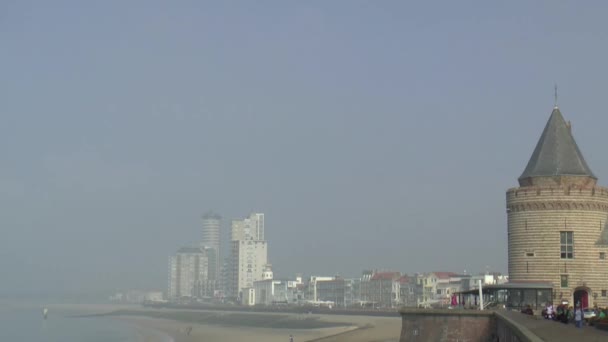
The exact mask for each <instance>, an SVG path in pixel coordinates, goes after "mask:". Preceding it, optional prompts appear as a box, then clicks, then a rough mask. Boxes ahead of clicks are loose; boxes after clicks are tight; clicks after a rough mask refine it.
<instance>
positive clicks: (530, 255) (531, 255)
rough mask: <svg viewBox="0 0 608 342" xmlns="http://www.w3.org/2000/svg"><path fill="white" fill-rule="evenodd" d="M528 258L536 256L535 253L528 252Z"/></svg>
mask: <svg viewBox="0 0 608 342" xmlns="http://www.w3.org/2000/svg"><path fill="white" fill-rule="evenodd" d="M526 256H527V257H533V256H534V252H526Z"/></svg>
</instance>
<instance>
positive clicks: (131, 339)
mask: <svg viewBox="0 0 608 342" xmlns="http://www.w3.org/2000/svg"><path fill="white" fill-rule="evenodd" d="M74 314H77V313H75V312H74V311H53V310H49V313H48V318H47V319H46V320H45V319H44V318H43V315H42V307H40V308H33V307H18V306H14V305H10V306H7V305H2V304H1V303H0V341H2V342H136V341H138V340H139V339H140V338H139V335H138V333H137V330H135V329H134V327H132V326H130V325H129V324H126V323H124V322H121V321H119V320H117V319H111V318H102V317H91V318H86V317H72V316H73V315H74Z"/></svg>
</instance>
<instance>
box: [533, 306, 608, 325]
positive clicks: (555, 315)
mask: <svg viewBox="0 0 608 342" xmlns="http://www.w3.org/2000/svg"><path fill="white" fill-rule="evenodd" d="M524 311H526V312H524ZM524 311H522V312H524V313H527V314H532V313H530V312H531V311H532V309H531V308H530V309H529V310H527V309H526V310H524ZM542 315H543V317H544V318H545V319H550V320H554V321H557V322H562V323H564V324H568V323H574V324H575V325H576V327H577V328H582V327H583V323H584V322H585V311H584V310H583V308H582V307H581V305H580V303H577V304H576V306H575V307H572V305H570V306H568V305H567V304H560V305H558V306H556V307H554V306H553V304H552V303H548V304H547V306H546V307H545V308H544V309H543V311H542ZM605 317H606V311H605V310H599V309H597V308H596V309H595V316H594V318H592V319H590V320H600V319H604V318H605Z"/></svg>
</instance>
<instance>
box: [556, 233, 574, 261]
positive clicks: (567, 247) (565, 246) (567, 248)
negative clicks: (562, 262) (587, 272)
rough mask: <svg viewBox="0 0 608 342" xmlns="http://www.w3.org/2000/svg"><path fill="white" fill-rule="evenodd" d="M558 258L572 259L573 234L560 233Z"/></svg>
mask: <svg viewBox="0 0 608 342" xmlns="http://www.w3.org/2000/svg"><path fill="white" fill-rule="evenodd" d="M559 237H560V252H561V253H560V256H561V258H562V259H574V233H573V232H560V233H559Z"/></svg>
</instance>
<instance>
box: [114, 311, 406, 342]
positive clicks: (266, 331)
mask: <svg viewBox="0 0 608 342" xmlns="http://www.w3.org/2000/svg"><path fill="white" fill-rule="evenodd" d="M218 314H220V313H218ZM252 315H264V314H259V313H255V314H252ZM290 315H293V316H294V317H297V316H298V315H296V314H290ZM313 316H314V317H315V318H318V319H319V320H321V321H327V322H341V323H348V324H350V325H349V326H340V327H330V328H317V329H278V328H256V327H242V326H223V325H210V324H191V323H187V322H178V321H174V320H169V319H159V318H149V317H138V316H133V315H129V316H116V317H115V318H117V319H120V320H123V321H125V322H128V323H130V324H133V325H134V326H135V327H137V329H138V331H140V336H141V341H142V342H161V341H162V342H164V341H167V337H166V336H170V337H171V339H172V340H171V339H169V341H174V342H199V341H205V342H219V341H222V342H242V341H251V342H255V341H263V342H287V341H289V335H290V334H291V335H293V336H294V342H304V341H318V342H346V341H352V342H396V341H399V334H400V332H401V319H400V318H399V317H373V316H341V315H313ZM189 327H192V331H191V333H190V335H188V334H187V329H188V328H189ZM162 333H164V334H166V335H163V334H162Z"/></svg>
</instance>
